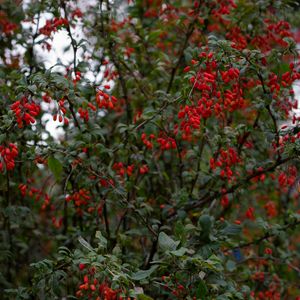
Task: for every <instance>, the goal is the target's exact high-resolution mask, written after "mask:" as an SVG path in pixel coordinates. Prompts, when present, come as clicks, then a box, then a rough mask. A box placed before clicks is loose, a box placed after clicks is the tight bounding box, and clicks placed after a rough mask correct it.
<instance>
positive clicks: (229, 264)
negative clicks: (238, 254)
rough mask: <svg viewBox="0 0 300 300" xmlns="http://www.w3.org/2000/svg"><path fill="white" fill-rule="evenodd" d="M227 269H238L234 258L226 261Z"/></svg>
mask: <svg viewBox="0 0 300 300" xmlns="http://www.w3.org/2000/svg"><path fill="white" fill-rule="evenodd" d="M226 269H227V270H228V271H229V272H233V271H234V270H236V263H235V262H234V261H233V260H228V261H227V263H226Z"/></svg>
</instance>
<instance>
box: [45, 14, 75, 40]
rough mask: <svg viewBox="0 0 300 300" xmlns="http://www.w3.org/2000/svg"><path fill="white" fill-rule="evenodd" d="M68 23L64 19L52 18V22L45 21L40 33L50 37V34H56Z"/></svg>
mask: <svg viewBox="0 0 300 300" xmlns="http://www.w3.org/2000/svg"><path fill="white" fill-rule="evenodd" d="M68 25H69V22H68V20H67V19H65V18H54V19H53V20H47V21H46V24H45V26H43V27H42V28H40V33H41V34H43V35H46V36H48V37H50V35H51V34H52V32H56V31H57V30H58V29H60V28H61V27H66V26H68Z"/></svg>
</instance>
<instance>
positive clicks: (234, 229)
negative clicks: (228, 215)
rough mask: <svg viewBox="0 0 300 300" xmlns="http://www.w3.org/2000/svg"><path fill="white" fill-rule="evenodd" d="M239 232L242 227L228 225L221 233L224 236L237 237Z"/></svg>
mask: <svg viewBox="0 0 300 300" xmlns="http://www.w3.org/2000/svg"><path fill="white" fill-rule="evenodd" d="M241 232H242V227H241V226H240V225H237V224H229V225H227V226H226V227H225V228H224V229H223V230H222V231H221V233H222V234H224V235H239V234H240V233H241Z"/></svg>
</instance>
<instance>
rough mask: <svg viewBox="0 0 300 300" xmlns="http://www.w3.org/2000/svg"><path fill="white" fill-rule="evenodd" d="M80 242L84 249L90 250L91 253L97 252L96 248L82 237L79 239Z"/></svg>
mask: <svg viewBox="0 0 300 300" xmlns="http://www.w3.org/2000/svg"><path fill="white" fill-rule="evenodd" d="M78 241H79V243H80V244H81V245H82V246H83V247H84V248H86V249H88V250H89V251H91V252H95V250H94V248H93V247H92V246H91V245H90V244H89V243H88V242H87V241H86V240H85V239H84V238H83V237H82V236H80V237H79V238H78Z"/></svg>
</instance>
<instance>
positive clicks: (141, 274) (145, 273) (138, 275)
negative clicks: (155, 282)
mask: <svg viewBox="0 0 300 300" xmlns="http://www.w3.org/2000/svg"><path fill="white" fill-rule="evenodd" d="M157 268H158V265H155V266H152V267H151V268H150V269H149V270H140V271H137V272H135V273H133V274H132V275H131V278H132V279H133V280H143V279H146V278H148V277H149V276H150V275H151V274H152V273H153V272H154V271H155V270H156V269H157Z"/></svg>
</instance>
